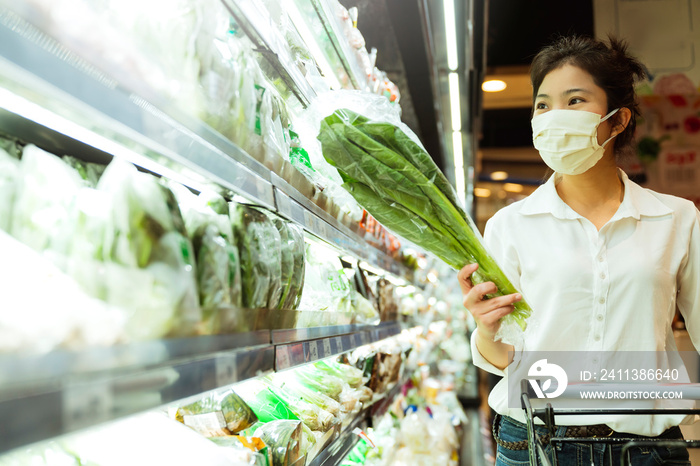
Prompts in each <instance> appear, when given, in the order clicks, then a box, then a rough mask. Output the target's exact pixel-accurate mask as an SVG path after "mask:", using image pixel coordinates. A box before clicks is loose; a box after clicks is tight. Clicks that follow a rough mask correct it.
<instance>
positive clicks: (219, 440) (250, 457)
mask: <svg viewBox="0 0 700 466" xmlns="http://www.w3.org/2000/svg"><path fill="white" fill-rule="evenodd" d="M209 440H211V441H212V442H214V443H216V444H217V445H219V446H221V447H224V448H228V449H230V455H229V456H230V457H231V460H232V461H236V462H242V463H243V464H246V465H249V466H271V464H272V452H271V451H270V449H269V447H268V446H267V445H265V442H263V441H262V440H261V439H259V438H257V437H243V436H241V435H232V436H226V437H210V438H209Z"/></svg>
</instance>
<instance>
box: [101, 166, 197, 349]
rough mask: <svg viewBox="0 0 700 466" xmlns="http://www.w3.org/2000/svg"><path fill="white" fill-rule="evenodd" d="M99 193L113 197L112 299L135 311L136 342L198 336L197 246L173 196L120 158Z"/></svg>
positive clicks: (109, 279)
mask: <svg viewBox="0 0 700 466" xmlns="http://www.w3.org/2000/svg"><path fill="white" fill-rule="evenodd" d="M97 187H98V190H101V191H104V192H106V193H108V194H109V195H110V196H111V197H112V201H113V209H112V212H110V214H111V216H110V220H111V232H112V233H111V237H110V239H109V241H108V242H107V244H106V250H107V251H108V253H107V254H106V257H105V260H106V262H108V263H107V264H106V266H107V277H106V282H107V283H108V284H109V286H108V296H107V301H108V302H110V303H114V304H117V305H119V306H120V307H123V308H124V309H128V310H130V311H132V317H131V318H130V320H129V325H128V331H129V335H130V337H131V338H132V339H137V340H138V339H144V338H160V337H163V336H174V335H190V334H194V333H197V332H198V328H197V325H198V324H199V322H200V321H201V310H200V307H199V299H198V292H197V283H196V269H195V264H194V252H193V248H192V243H191V242H190V240H189V239H188V238H187V232H186V231H185V226H184V221H183V220H182V217H181V214H180V211H179V208H178V205H177V202H176V200H175V197H174V195H173V194H172V192H171V191H170V190H169V189H168V188H166V187H165V186H163V185H161V184H160V183H159V182H158V181H157V179H156V178H155V177H154V176H151V175H148V174H145V173H141V172H138V171H137V170H136V168H135V167H134V166H133V165H131V164H129V163H128V162H125V161H123V160H120V159H114V160H113V161H112V163H110V164H109V166H108V167H107V169H106V170H105V173H104V174H103V175H102V177H101V178H100V181H99V183H98V186H97Z"/></svg>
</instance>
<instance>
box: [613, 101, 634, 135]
mask: <svg viewBox="0 0 700 466" xmlns="http://www.w3.org/2000/svg"><path fill="white" fill-rule="evenodd" d="M631 118H632V111H631V110H630V109H629V108H627V107H622V108H620V110H618V111H617V113H616V114H615V115H613V117H612V118H611V120H613V121H612V123H613V127H612V128H611V130H610V136H611V137H612V136H617V135H618V134H620V133H622V132H623V131H624V130H625V128H627V125H628V124H629V122H630V119H631Z"/></svg>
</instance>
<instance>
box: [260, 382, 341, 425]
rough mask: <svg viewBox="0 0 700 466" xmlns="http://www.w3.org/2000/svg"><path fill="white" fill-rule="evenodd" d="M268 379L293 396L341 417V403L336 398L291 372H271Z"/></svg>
mask: <svg viewBox="0 0 700 466" xmlns="http://www.w3.org/2000/svg"><path fill="white" fill-rule="evenodd" d="M266 381H269V383H270V384H272V385H274V386H275V387H276V388H279V389H280V390H285V391H287V392H289V393H290V394H291V395H293V396H296V397H298V398H300V399H302V400H304V401H307V402H309V403H311V404H314V405H316V406H318V407H319V408H321V409H323V410H325V411H328V412H329V413H331V414H332V415H333V416H335V417H336V418H339V417H340V404H339V403H338V402H337V401H336V400H334V399H333V398H331V397H329V396H327V395H325V394H324V393H321V392H319V391H317V390H314V389H312V388H309V387H307V386H306V385H304V384H302V383H300V382H299V381H298V380H296V378H295V377H293V376H291V377H290V375H289V374H282V375H280V374H271V375H270V376H268V377H266Z"/></svg>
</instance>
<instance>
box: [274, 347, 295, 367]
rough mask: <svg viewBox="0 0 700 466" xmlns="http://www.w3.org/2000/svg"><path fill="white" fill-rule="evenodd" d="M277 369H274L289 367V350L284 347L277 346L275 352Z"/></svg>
mask: <svg viewBox="0 0 700 466" xmlns="http://www.w3.org/2000/svg"><path fill="white" fill-rule="evenodd" d="M276 359H277V367H276V369H278V370H280V369H287V368H289V367H291V365H292V364H291V361H290V360H289V349H288V348H287V347H286V346H278V347H277V351H276Z"/></svg>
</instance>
